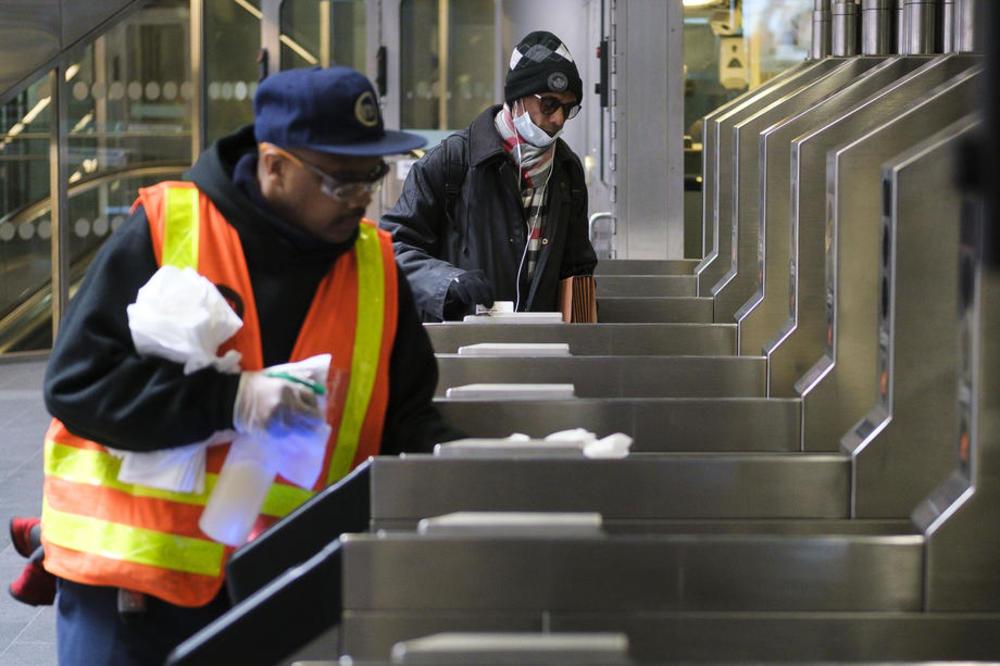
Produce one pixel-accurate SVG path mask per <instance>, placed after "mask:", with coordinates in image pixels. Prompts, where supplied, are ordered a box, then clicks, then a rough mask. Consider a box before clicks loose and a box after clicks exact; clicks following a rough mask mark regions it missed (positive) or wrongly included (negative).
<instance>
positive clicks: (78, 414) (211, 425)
mask: <svg viewBox="0 0 1000 666" xmlns="http://www.w3.org/2000/svg"><path fill="white" fill-rule="evenodd" d="M254 114H255V124H254V126H252V127H247V128H244V129H242V130H240V131H239V132H237V133H236V134H233V135H231V136H228V137H226V138H223V139H221V140H219V141H218V142H217V143H216V144H214V145H213V146H212V147H211V148H210V149H209V150H208V151H206V152H205V153H204V154H203V155H202V156H201V157H200V158H199V160H198V162H197V164H195V166H194V167H193V169H192V170H191V171H190V172H189V174H188V180H187V181H185V182H166V183H160V184H158V185H154V186H152V187H148V188H144V189H142V190H140V194H139V198H138V200H137V202H136V205H135V208H134V211H133V214H132V216H131V218H130V219H129V221H128V222H127V223H126V224H125V225H124V226H123V227H122V228H121V229H119V230H118V231H116V232H115V234H114V235H113V236H112V237H111V239H110V240H109V241H108V242H107V243H106V244H105V246H104V247H103V248H102V249H101V250H100V252H99V253H98V255H97V257H96V259H95V260H94V262H93V264H92V266H91V267H90V270H89V272H88V274H87V276H86V278H85V279H84V282H83V284H82V286H81V287H80V289H79V292H78V293H77V294H76V296H75V298H74V300H73V301H72V303H71V304H70V307H69V309H68V312H67V314H66V317H65V319H64V321H63V325H62V329H61V330H60V334H59V336H58V340H57V341H56V344H55V348H54V349H53V353H52V357H51V360H50V362H49V366H48V371H47V374H46V378H45V399H46V404H47V406H48V408H49V411H50V412H51V413H52V415H53V416H54V417H55V418H54V420H53V422H52V425H51V426H50V428H49V431H48V433H47V435H46V441H45V493H44V504H43V511H42V541H43V545H44V548H45V559H44V566H45V568H46V569H47V570H48V571H49V572H51V573H52V574H55V575H56V576H57V577H58V578H59V592H58V595H57V600H56V605H57V642H58V650H59V661H60V664H63V665H64V666H65V665H66V664H91V665H92V664H112V663H113V664H154V663H156V664H159V663H162V662H163V660H164V659H165V658H166V656H167V654H168V653H169V652H170V650H171V649H172V648H173V647H174V646H176V645H177V644H178V643H180V642H181V641H182V640H184V639H185V638H187V637H188V636H190V635H191V634H192V633H194V632H195V631H196V630H198V629H199V628H201V627H202V626H204V625H206V624H208V623H209V622H210V621H211V620H213V619H214V618H215V617H217V616H218V615H220V614H221V613H222V612H224V611H225V610H226V607H227V601H226V599H225V595H224V593H223V592H221V590H222V589H223V588H222V582H223V571H224V567H225V564H226V561H227V559H228V557H229V555H230V554H231V551H232V549H231V548H228V547H225V546H224V545H223V544H220V543H217V542H215V541H213V540H211V539H210V538H209V537H207V536H206V535H205V534H203V533H202V532H201V531H200V530H199V528H198V519H199V517H200V515H201V512H202V509H203V507H204V505H205V503H206V501H207V498H208V494H209V491H210V489H211V485H212V483H213V482H214V480H215V478H216V474H217V473H218V471H219V470H220V468H221V466H222V463H223V461H224V460H225V456H226V452H227V450H228V445H219V446H213V447H210V448H209V451H208V462H207V467H206V472H207V479H206V491H205V492H204V493H200V494H199V493H181V492H172V491H165V490H159V489H155V488H149V487H144V486H139V485H134V484H128V483H123V482H121V481H119V479H118V477H117V472H118V468H119V465H120V462H119V459H118V458H116V457H114V456H113V455H111V454H110V453H109V452H108V450H107V449H106V448H105V447H112V448H115V449H125V450H130V451H152V450H158V449H165V448H171V447H175V446H179V445H184V444H188V443H192V442H198V441H202V440H204V439H206V438H207V437H209V436H210V435H211V434H212V433H214V432H217V431H225V430H236V431H237V432H242V433H248V434H255V433H256V434H260V433H264V432H267V433H271V434H274V433H276V432H282V431H288V430H301V429H306V430H310V429H314V428H316V427H317V426H318V425H319V424H320V423H321V419H325V420H326V421H327V422H328V423H329V424H330V425H331V426H332V428H333V434H332V435H331V436H330V438H329V440H328V442H327V447H326V455H325V460H324V463H323V469H322V471H321V474H320V480H319V481H318V482H317V483H316V485H315V486H314V487H313V488H312V489H308V490H304V489H301V488H298V487H296V486H294V485H291V484H288V483H285V482H284V480H283V479H282V478H281V477H280V476H279V477H278V478H277V479H276V480H275V482H274V485H273V486H272V487H271V491H270V492H269V494H268V496H267V499H266V501H265V504H264V508H263V509H262V515H261V517H260V519H259V520H258V524H259V527H260V528H263V527H266V526H267V525H269V524H271V523H273V522H274V521H275V520H277V519H278V518H280V517H281V516H283V515H285V514H287V513H289V512H290V511H291V510H293V509H294V508H295V507H296V506H298V505H299V504H301V503H302V502H304V501H305V500H306V499H308V498H309V497H310V496H311V495H312V494H313V493H314V492H315V491H317V490H319V489H321V488H322V487H323V486H324V485H326V484H328V483H331V482H333V481H336V480H337V479H339V478H340V477H342V476H343V475H344V474H346V473H347V472H348V471H349V470H350V469H351V468H352V467H354V466H355V465H357V464H358V463H360V462H361V461H363V460H365V459H366V458H367V457H368V456H371V455H376V454H378V453H383V454H386V453H389V454H393V453H399V452H401V451H414V450H427V449H428V448H430V447H431V446H432V445H433V444H434V443H436V442H438V441H442V440H445V439H448V438H450V437H452V436H453V433H451V432H450V431H449V429H448V428H447V427H446V426H445V425H444V424H442V422H441V421H440V418H439V417H438V415H437V412H436V411H435V410H434V408H433V406H432V404H431V399H432V396H433V393H434V387H435V384H436V383H437V366H436V364H435V360H434V356H433V352H432V349H431V346H430V343H429V340H428V338H427V335H426V333H425V332H424V330H423V328H422V326H421V324H420V321H419V319H418V316H417V313H416V310H415V307H414V304H413V298H412V296H411V294H410V290H409V287H408V285H407V281H406V279H405V278H403V277H401V273H400V272H399V271H398V270H397V267H396V263H395V260H394V258H393V252H392V242H391V239H390V238H389V237H388V235H387V234H386V233H385V232H381V231H379V230H378V229H377V228H376V226H375V225H374V224H373V223H371V222H370V221H368V220H364V219H363V214H364V211H365V208H366V206H367V205H368V204H369V202H370V201H371V196H372V192H373V191H375V189H376V188H377V186H378V184H379V182H380V180H381V179H382V177H383V176H384V175H385V174H386V171H387V168H388V167H387V165H386V163H385V162H384V161H383V160H382V157H383V156H385V155H390V154H397V153H404V152H407V151H409V150H411V149H414V148H418V147H420V146H421V145H423V143H424V142H423V139H421V138H420V137H418V136H416V135H412V134H407V133H404V132H395V131H387V130H385V129H384V127H383V123H382V117H381V113H380V111H379V106H378V99H377V97H376V93H375V91H374V89H373V88H372V86H371V84H370V83H369V82H368V80H367V79H366V78H365V77H363V76H362V75H361V74H359V73H358V72H356V71H354V70H352V69H349V68H346V67H334V68H329V69H320V68H313V69H302V70H290V71H286V72H281V73H278V74H274V75H272V76H270V77H268V78H267V79H265V80H264V81H263V82H262V83H261V84H260V87H259V89H258V91H257V94H256V97H255V99H254ZM162 265H175V266H179V267H191V268H194V269H195V270H197V271H198V272H199V273H200V274H202V275H204V276H205V277H207V278H208V279H209V280H210V281H211V282H213V283H214V284H215V285H216V286H217V288H218V289H219V291H220V292H221V293H222V295H223V296H225V297H226V299H227V300H228V301H229V303H230V304H231V305H232V306H233V308H234V310H235V311H236V312H237V314H238V315H239V316H240V318H241V319H242V320H243V326H242V328H241V329H240V330H239V332H238V333H237V334H236V335H235V336H234V337H233V338H232V339H230V340H229V341H228V342H227V343H225V344H224V345H223V346H222V347H221V348H220V350H219V353H220V354H221V353H222V352H224V351H226V350H228V349H236V350H237V351H239V352H240V353H241V354H242V361H241V369H242V372H241V373H240V374H238V375H227V374H222V373H220V372H218V371H216V370H215V369H213V368H207V369H203V370H200V371H198V372H195V373H193V374H189V375H185V374H184V372H183V367H182V365H181V364H178V363H174V362H171V361H167V360H164V359H160V358H153V357H142V356H139V354H138V353H137V352H136V350H135V347H134V345H133V343H132V339H131V335H130V332H129V328H128V322H127V318H126V306H127V305H128V304H129V303H131V302H133V301H135V298H136V292H137V290H138V289H139V287H141V286H142V285H143V284H145V283H146V281H147V280H149V278H150V277H151V276H152V275H153V273H154V272H155V271H156V270H157V269H158V267H160V266H162ZM321 353H330V354H331V355H332V358H333V361H332V365H331V369H330V376H331V378H333V377H339V378H341V380H340V381H337V382H330V383H329V385H328V386H327V388H328V389H329V390H328V394H329V399H328V401H327V404H326V409H325V412H322V413H321V411H320V407H319V405H318V403H317V400H316V397H315V395H314V394H313V393H312V390H311V389H309V388H308V387H306V386H303V385H301V384H300V383H297V382H294V381H290V380H288V379H284V378H281V377H276V376H269V375H267V374H266V373H265V372H264V370H265V369H266V368H268V367H269V366H273V365H276V364H281V363H285V362H288V361H290V360H291V361H295V360H300V359H304V358H308V357H310V356H313V355H316V354H321ZM123 590H124V591H125V592H123ZM136 593H138V594H136ZM137 598H138V599H139V600H141V601H143V603H144V612H142V613H138V614H129V615H128V617H133V615H134V618H135V619H130V620H129V621H127V622H126V621H125V620H124V619H123V617H125V615H123V614H120V613H119V610H120V609H119V605H120V600H122V599H125V600H134V599H137Z"/></svg>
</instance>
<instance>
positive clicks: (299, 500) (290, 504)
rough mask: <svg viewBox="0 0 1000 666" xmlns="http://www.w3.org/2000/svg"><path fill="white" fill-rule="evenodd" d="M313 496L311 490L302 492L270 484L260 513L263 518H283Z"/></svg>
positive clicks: (293, 488) (284, 485)
mask: <svg viewBox="0 0 1000 666" xmlns="http://www.w3.org/2000/svg"><path fill="white" fill-rule="evenodd" d="M315 494H316V493H314V492H313V491H311V490H304V489H302V488H298V487H296V486H290V485H287V484H284V483H272V484H271V489H270V490H268V491H267V496H266V497H265V498H264V506H262V507H261V508H260V512H261V513H262V514H264V515H265V516H274V517H275V518H284V517H285V516H287V515H288V514H290V513H291V512H292V511H294V510H295V509H297V508H298V507H299V505H301V504H303V503H305V501H306V500H308V499H309V498H310V497H312V496H313V495H315Z"/></svg>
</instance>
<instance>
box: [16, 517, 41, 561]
mask: <svg viewBox="0 0 1000 666" xmlns="http://www.w3.org/2000/svg"><path fill="white" fill-rule="evenodd" d="M41 523H42V521H41V520H40V519H38V518H26V517H19V516H15V517H13V518H11V519H10V523H8V527H9V529H10V542H11V543H12V544H14V550H16V551H17V552H18V553H20V555H21V557H31V554H32V553H34V552H35V549H36V548H38V547H39V546H40V545H42V539H41Z"/></svg>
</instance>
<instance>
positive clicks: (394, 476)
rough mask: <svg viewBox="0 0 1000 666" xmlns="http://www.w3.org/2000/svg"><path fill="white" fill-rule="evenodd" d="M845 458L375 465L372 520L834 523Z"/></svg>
mask: <svg viewBox="0 0 1000 666" xmlns="http://www.w3.org/2000/svg"><path fill="white" fill-rule="evenodd" d="M849 474H850V470H849V465H848V459H847V458H846V457H845V456H836V455H818V454H793V453H751V454H736V453H697V454H694V453H691V454H685V453H647V454H633V455H631V456H629V457H628V458H625V459H623V460H587V459H579V460H577V459H573V460H567V459H558V460H556V459H539V458H523V459H485V458H475V459H454V458H434V457H433V456H424V455H407V456H404V457H401V458H391V457H386V458H376V460H375V463H374V465H373V467H372V486H371V490H372V501H371V507H372V518H373V519H381V518H389V519H401V518H406V519H412V518H427V517H431V516H440V515H443V514H446V513H452V512H455V511H571V512H572V511H596V512H598V513H600V514H601V515H603V516H604V517H606V518H609V519H611V518H636V519H638V518H843V517H846V515H847V508H848V488H849Z"/></svg>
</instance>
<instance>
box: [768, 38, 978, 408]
mask: <svg viewBox="0 0 1000 666" xmlns="http://www.w3.org/2000/svg"><path fill="white" fill-rule="evenodd" d="M975 62H976V60H975V58H971V57H969V56H964V55H961V56H960V55H949V56H942V57H940V58H935V59H934V60H932V61H930V62H928V63H927V64H926V65H924V66H922V67H919V68H918V69H916V70H914V71H913V72H911V73H910V74H908V75H906V76H904V77H903V78H901V79H899V80H897V81H895V82H893V83H892V84H891V85H889V86H888V87H886V88H885V89H883V90H882V91H880V92H878V93H876V94H875V95H872V96H871V97H869V98H867V99H865V100H864V101H862V102H860V103H859V104H858V105H856V106H854V107H852V108H851V109H850V110H849V111H847V112H845V113H844V114H843V115H841V116H839V117H837V118H836V119H835V120H833V121H831V122H829V123H825V124H823V125H822V126H820V127H817V128H815V129H813V130H811V131H810V132H808V133H807V134H805V135H803V136H801V137H799V138H797V139H796V140H794V141H793V142H792V148H791V151H792V152H791V155H792V166H791V172H792V181H791V182H792V195H791V220H790V225H791V232H790V233H791V242H790V248H791V252H790V256H789V262H790V265H791V268H790V270H791V275H792V279H790V281H789V289H790V294H789V305H790V310H789V317H788V318H787V319H786V321H785V322H784V324H783V325H782V328H781V330H780V331H779V333H778V336H777V337H776V338H775V339H773V340H772V341H770V342H768V343H767V345H766V349H765V350H766V353H767V356H768V359H769V369H768V370H769V378H768V388H769V391H770V395H773V396H794V395H797V393H796V392H795V389H794V385H795V382H796V381H797V380H798V379H799V378H800V377H802V375H803V374H805V372H806V371H807V370H809V368H810V367H812V365H813V364H814V363H815V362H816V360H817V359H819V358H820V357H821V356H822V355H823V350H824V348H825V345H826V288H825V264H824V256H825V247H826V233H825V231H826V155H827V153H828V152H829V151H830V150H832V149H835V148H837V147H839V146H842V145H844V144H846V143H848V142H850V141H852V140H854V139H856V138H857V137H858V136H861V135H863V134H864V133H866V132H869V131H871V130H872V129H874V128H876V127H878V126H880V125H882V124H883V123H884V122H885V121H886V119H888V118H892V117H893V116H895V115H896V114H898V113H900V112H901V111H904V110H905V109H907V108H908V107H909V106H910V105H911V104H913V103H914V102H915V101H917V100H919V99H920V98H921V97H923V96H924V95H925V94H926V93H927V92H929V91H930V90H932V89H933V88H935V87H936V86H938V85H940V84H942V83H944V82H945V81H947V80H948V79H950V78H952V77H954V76H957V75H958V74H961V73H962V72H963V71H965V70H967V69H968V68H969V67H971V66H973V65H974V64H975Z"/></svg>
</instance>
